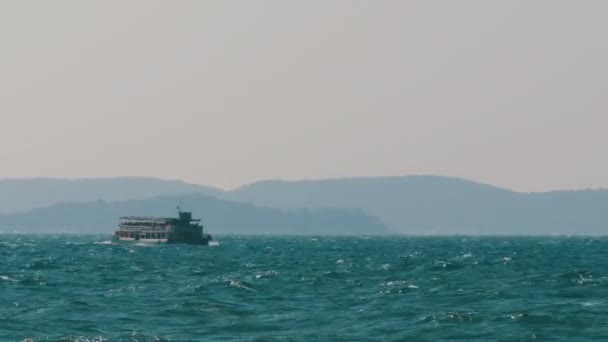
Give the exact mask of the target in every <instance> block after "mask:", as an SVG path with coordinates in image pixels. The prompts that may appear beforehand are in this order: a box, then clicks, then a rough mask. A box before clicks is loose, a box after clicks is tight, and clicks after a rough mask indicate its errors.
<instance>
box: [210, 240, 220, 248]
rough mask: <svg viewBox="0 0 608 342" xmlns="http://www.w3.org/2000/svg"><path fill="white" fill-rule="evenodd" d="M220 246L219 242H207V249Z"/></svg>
mask: <svg viewBox="0 0 608 342" xmlns="http://www.w3.org/2000/svg"><path fill="white" fill-rule="evenodd" d="M219 245H220V242H219V241H209V247H217V246H219Z"/></svg>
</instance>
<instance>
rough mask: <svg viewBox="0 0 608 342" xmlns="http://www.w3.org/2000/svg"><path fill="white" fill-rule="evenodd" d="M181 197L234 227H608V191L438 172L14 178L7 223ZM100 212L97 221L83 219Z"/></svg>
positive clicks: (163, 204) (494, 230)
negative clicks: (242, 179)
mask: <svg viewBox="0 0 608 342" xmlns="http://www.w3.org/2000/svg"><path fill="white" fill-rule="evenodd" d="M158 196H162V197H158ZM151 197H158V198H151ZM97 199H100V200H103V201H105V202H95V201H96V200H97ZM180 200H182V201H183V203H184V204H185V205H186V206H187V207H188V208H191V209H193V211H194V212H195V215H196V214H202V215H201V216H205V217H207V218H208V220H209V222H210V223H211V224H212V225H213V226H215V227H217V228H218V232H220V231H222V230H224V231H225V232H226V233H285V234H289V233H297V232H303V231H310V233H315V234H316V232H317V230H316V229H318V231H319V232H321V233H329V234H331V233H336V234H341V233H345V232H351V233H365V234H373V233H382V234H384V233H390V232H397V233H404V234H488V235H497V234H499V235H512V234H517V235H528V234H589V235H605V234H608V190H577V191H554V192H545V193H519V192H513V191H510V190H506V189H502V188H498V187H494V186H490V185H485V184H480V183H476V182H472V181H468V180H463V179H457V178H449V177H438V176H403V177H381V178H350V179H328V180H314V181H297V182H285V181H262V182H257V183H254V184H250V185H246V186H243V187H240V188H238V189H235V190H233V191H223V190H220V189H217V188H213V187H206V186H200V185H195V184H188V183H184V182H180V181H165V180H159V179H151V178H116V179H93V180H55V179H34V180H4V181H0V213H1V212H4V213H6V215H4V216H0V230H2V229H3V228H4V227H6V226H14V225H19V224H20V222H23V223H24V224H23V227H27V226H28V225H27V224H25V222H28V220H33V221H30V226H31V227H33V226H34V225H32V224H33V223H35V222H39V221H37V220H40V219H42V218H44V217H45V215H47V216H48V218H52V220H50V221H49V222H55V223H54V225H55V226H54V227H56V228H59V227H61V226H63V227H72V228H76V227H80V229H82V230H86V231H93V230H95V229H101V227H106V226H107V225H108V224H110V223H111V224H112V225H114V224H115V221H116V218H117V216H119V215H122V214H133V215H140V214H154V215H160V214H165V215H168V214H173V212H172V210H173V209H174V208H175V205H176V204H177V203H179V201H180ZM78 202H80V203H78ZM58 203H64V204H58ZM49 205H51V207H49V208H44V209H35V208H38V207H44V206H49ZM32 209H34V210H32ZM303 209H308V210H303ZM28 210H32V211H31V212H24V213H20V214H15V212H17V211H28ZM9 213H10V214H9ZM70 213H72V214H73V215H81V216H82V218H81V221H77V220H76V218H75V217H74V216H73V215H72V216H71V215H70ZM102 213H103V215H102ZM95 215H98V216H99V218H98V219H96V220H97V221H94V220H93V221H91V222H98V224H97V223H96V224H97V226H95V225H94V224H93V223H86V224H85V225H88V226H87V227H85V226H83V225H81V224H80V223H78V222H84V220H85V218H86V217H94V216H95ZM68 221H69V222H71V223H70V225H68V224H67V223H68ZM110 221H111V222H110ZM304 222H309V223H310V224H309V225H306V224H305V223H304ZM330 222H331V223H332V224H329V223H330ZM359 223H360V224H361V225H358V224H359ZM319 225H326V226H325V227H321V226H319ZM365 225H368V226H367V228H365V227H364V226H365ZM89 226H90V227H89ZM94 226H95V227H97V228H94ZM41 227H42V226H41ZM47 227H50V225H47ZM348 227H351V228H348ZM387 227H388V229H387Z"/></svg>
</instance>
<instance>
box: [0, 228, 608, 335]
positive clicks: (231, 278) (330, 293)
mask: <svg viewBox="0 0 608 342" xmlns="http://www.w3.org/2000/svg"><path fill="white" fill-rule="evenodd" d="M105 240H108V239H107V237H104V236H70V235H59V236H23V235H22V236H16V235H0V341H24V340H30V341H206V340H228V341H230V340H237V341H239V340H240V341H249V340H259V341H274V340H277V341H291V340H293V341H312V340H316V341H330V340H342V341H367V340H382V341H384V340H406V341H410V340H419V341H435V340H457V339H459V340H482V341H487V340H507V341H508V340H533V339H537V340H551V339H552V340H567V341H572V340H577V341H580V340H607V339H608V264H607V261H608V258H607V255H608V239H603V238H471V237H453V238H411V237H386V238H375V237H374V238H365V237H360V238H355V237H352V238H334V237H219V238H218V240H219V243H220V244H219V246H213V247H197V246H187V245H153V246H146V245H113V244H109V243H108V242H107V241H105Z"/></svg>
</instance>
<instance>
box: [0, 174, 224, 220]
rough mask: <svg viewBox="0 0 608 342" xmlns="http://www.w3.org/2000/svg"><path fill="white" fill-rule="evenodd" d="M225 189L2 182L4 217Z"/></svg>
mask: <svg viewBox="0 0 608 342" xmlns="http://www.w3.org/2000/svg"><path fill="white" fill-rule="evenodd" d="M221 192H222V190H220V189H216V188H212V187H208V186H202V185H196V184H189V183H185V182H182V181H175V180H163V179H156V178H146V177H119V178H95V179H56V178H34V179H5V180H2V179H0V214H7V213H14V212H18V211H28V210H31V209H35V208H40V207H47V206H50V205H53V204H57V203H70V202H90V201H96V200H98V199H101V200H104V201H125V200H131V199H145V198H150V197H156V196H164V195H178V194H185V193H202V194H207V195H217V194H219V193H221Z"/></svg>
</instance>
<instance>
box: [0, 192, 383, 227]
mask: <svg viewBox="0 0 608 342" xmlns="http://www.w3.org/2000/svg"><path fill="white" fill-rule="evenodd" d="M180 201H182V202H183V203H184V204H185V206H186V208H187V209H188V210H191V211H193V214H194V216H196V217H200V218H202V219H203V223H204V224H205V226H206V227H207V229H209V231H210V232H211V233H212V234H299V235H306V234H390V233H391V231H390V230H388V228H387V227H386V226H385V225H384V224H383V223H382V222H381V221H380V220H378V219H377V218H375V217H372V216H369V215H367V214H365V213H364V212H363V211H361V210H345V209H320V210H306V209H303V210H279V209H272V208H264V207H258V206H253V205H250V204H244V203H236V202H230V201H226V200H220V199H216V198H214V197H209V196H204V195H200V194H191V195H181V196H163V197H158V198H152V199H146V200H131V201H122V202H104V201H95V202H87V203H67V204H56V205H53V206H50V207H47V208H40V209H34V210H32V211H31V212H27V213H18V214H11V215H0V231H4V232H13V231H19V232H24V233H29V232H35V233H51V232H75V233H76V232H77V233H107V234H111V233H112V232H113V231H114V230H115V228H116V224H117V223H118V218H119V217H120V216H128V215H150V216H169V217H174V216H176V215H177V211H176V209H175V207H176V204H177V203H179V202H180Z"/></svg>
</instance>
